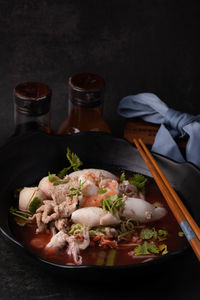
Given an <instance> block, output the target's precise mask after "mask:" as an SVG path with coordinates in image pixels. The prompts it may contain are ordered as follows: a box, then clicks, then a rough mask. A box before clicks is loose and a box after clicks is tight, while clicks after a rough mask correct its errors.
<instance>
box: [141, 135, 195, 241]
mask: <svg viewBox="0 0 200 300" xmlns="http://www.w3.org/2000/svg"><path fill="white" fill-rule="evenodd" d="M139 143H140V144H141V145H142V147H143V150H144V151H145V153H146V155H147V156H148V158H149V160H150V161H151V163H152V164H153V166H154V167H155V169H156V171H157V172H158V174H159V175H160V177H161V178H162V180H163V181H164V183H165V185H166V187H167V188H168V190H169V191H170V193H171V194H172V196H173V197H174V200H175V201H176V203H177V205H178V206H179V208H180V209H181V210H182V213H183V214H184V216H185V218H186V220H187V221H188V223H189V224H190V226H191V227H192V229H193V231H194V233H195V234H196V236H197V237H198V239H200V228H199V226H198V225H197V223H196V222H195V220H194V219H193V218H192V216H191V215H190V213H189V212H188V210H187V208H186V207H185V205H184V204H183V202H182V201H181V199H180V198H179V196H178V195H177V193H176V192H175V190H174V189H173V188H172V186H171V184H170V183H169V181H168V180H167V178H166V177H165V175H164V173H163V172H162V170H161V169H160V168H159V167H158V165H157V163H156V161H155V159H154V158H153V156H152V155H151V153H150V152H149V150H148V149H147V147H146V146H145V144H144V143H143V141H142V140H141V139H139Z"/></svg>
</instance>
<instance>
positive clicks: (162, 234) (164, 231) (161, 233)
mask: <svg viewBox="0 0 200 300" xmlns="http://www.w3.org/2000/svg"><path fill="white" fill-rule="evenodd" d="M158 235H160V236H163V237H166V236H167V235H168V232H167V230H164V229H159V230H158Z"/></svg>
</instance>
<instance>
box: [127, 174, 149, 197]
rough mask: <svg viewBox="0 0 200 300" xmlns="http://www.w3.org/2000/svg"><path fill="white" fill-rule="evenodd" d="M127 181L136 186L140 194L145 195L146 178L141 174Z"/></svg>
mask: <svg viewBox="0 0 200 300" xmlns="http://www.w3.org/2000/svg"><path fill="white" fill-rule="evenodd" d="M128 181H129V182H130V183H131V184H133V185H134V186H136V187H137V188H138V190H139V191H140V192H141V193H142V194H145V184H146V182H147V178H145V177H144V176H143V175H141V174H135V175H134V177H131V178H129V180H128Z"/></svg>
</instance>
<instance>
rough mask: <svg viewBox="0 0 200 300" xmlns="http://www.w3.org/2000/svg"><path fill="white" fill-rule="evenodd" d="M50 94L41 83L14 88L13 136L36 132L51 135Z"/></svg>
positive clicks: (19, 85)
mask: <svg viewBox="0 0 200 300" xmlns="http://www.w3.org/2000/svg"><path fill="white" fill-rule="evenodd" d="M51 94H52V92H51V89H50V88H49V87H48V85H46V84H44V83H41V82H24V83H20V84H18V85H17V86H16V87H15V88H14V123H15V131H14V135H21V134H24V133H27V132H31V131H36V130H40V131H44V132H46V133H48V134H49V133H51V128H50V105H51Z"/></svg>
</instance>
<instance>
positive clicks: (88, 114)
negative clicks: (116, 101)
mask: <svg viewBox="0 0 200 300" xmlns="http://www.w3.org/2000/svg"><path fill="white" fill-rule="evenodd" d="M104 90H105V82H104V80H103V78H102V77H100V76H99V75H97V74H91V73H81V74H76V75H74V76H72V77H70V78H69V83H68V118H67V119H66V120H65V121H64V122H63V123H62V124H61V125H60V128H59V130H58V134H72V133H77V132H80V131H104V132H108V133H110V129H109V126H108V124H107V123H106V122H105V120H104V119H103V117H102V112H103V95H104Z"/></svg>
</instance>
